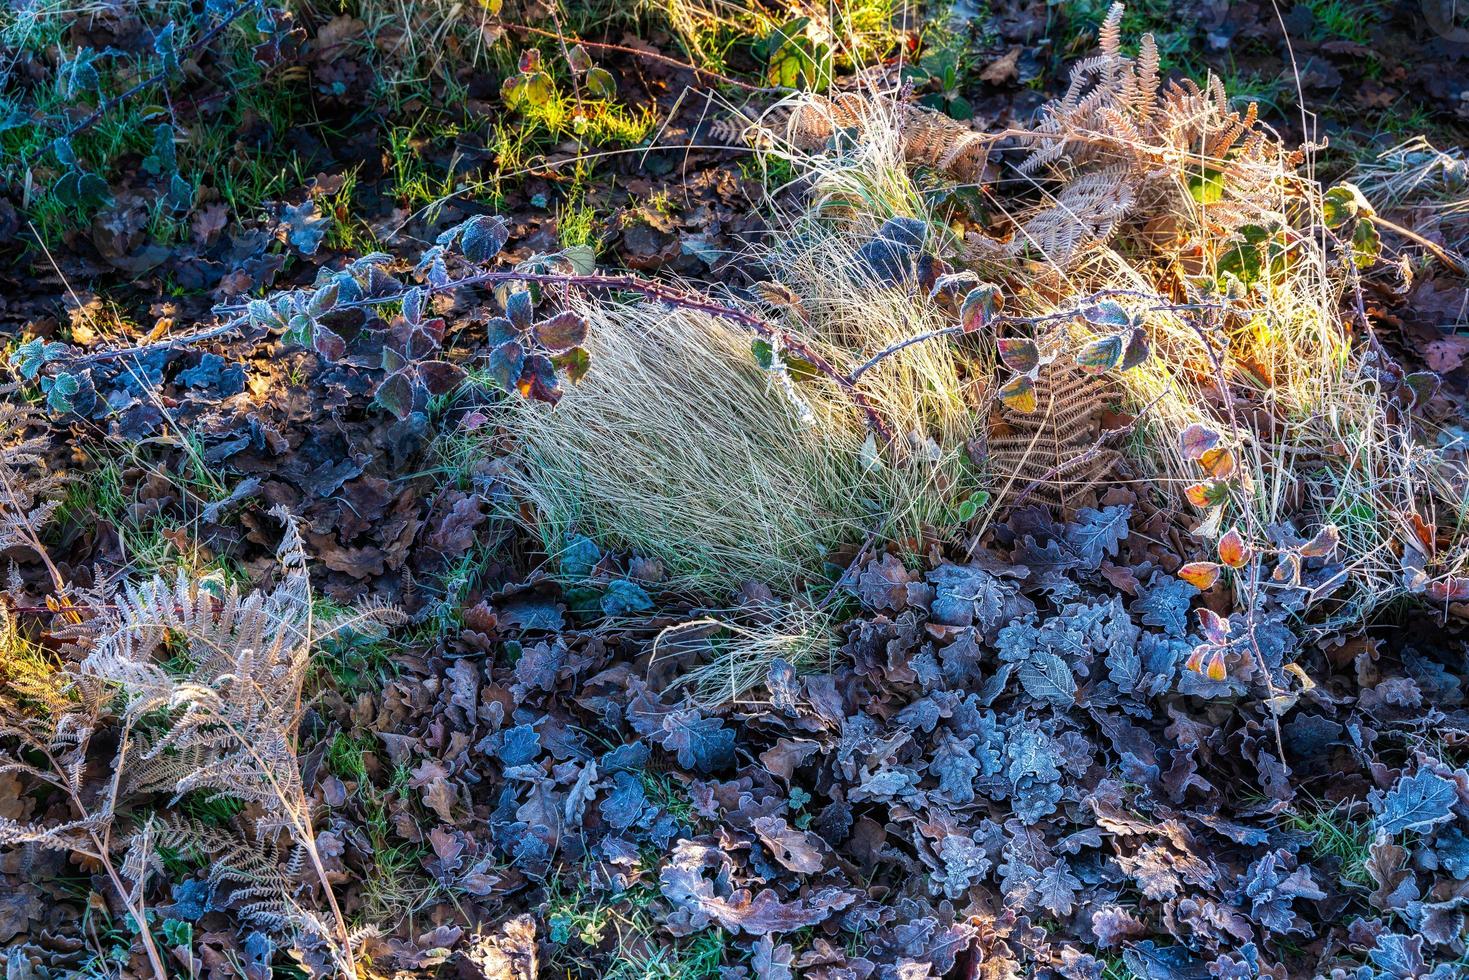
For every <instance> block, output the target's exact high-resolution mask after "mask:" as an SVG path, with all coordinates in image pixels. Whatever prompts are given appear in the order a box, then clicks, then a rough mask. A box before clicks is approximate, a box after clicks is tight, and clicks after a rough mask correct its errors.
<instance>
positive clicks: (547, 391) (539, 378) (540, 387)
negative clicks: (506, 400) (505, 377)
mask: <svg viewBox="0 0 1469 980" xmlns="http://www.w3.org/2000/svg"><path fill="white" fill-rule="evenodd" d="M517 387H518V388H519V390H520V393H521V395H522V396H524V397H526V398H529V399H531V400H532V401H538V402H546V403H547V404H550V405H554V404H556V403H557V402H558V401H560V400H561V388H560V386H558V385H557V384H556V368H555V365H553V364H552V363H551V359H550V358H549V357H547V356H546V355H545V354H532V355H530V356H529V357H527V358H526V359H525V369H524V371H522V372H521V375H520V382H519V384H518V385H517Z"/></svg>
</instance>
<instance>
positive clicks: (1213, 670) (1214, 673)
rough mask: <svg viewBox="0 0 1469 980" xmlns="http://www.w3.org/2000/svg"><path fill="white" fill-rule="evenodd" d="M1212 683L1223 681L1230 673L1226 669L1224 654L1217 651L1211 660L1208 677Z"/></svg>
mask: <svg viewBox="0 0 1469 980" xmlns="http://www.w3.org/2000/svg"><path fill="white" fill-rule="evenodd" d="M1206 676H1207V677H1208V678H1209V680H1211V681H1222V680H1224V678H1225V677H1226V676H1228V672H1227V671H1226V670H1225V669H1224V652H1223V651H1222V650H1215V651H1214V655H1213V656H1212V657H1210V658H1209V671H1208V674H1207V675H1206Z"/></svg>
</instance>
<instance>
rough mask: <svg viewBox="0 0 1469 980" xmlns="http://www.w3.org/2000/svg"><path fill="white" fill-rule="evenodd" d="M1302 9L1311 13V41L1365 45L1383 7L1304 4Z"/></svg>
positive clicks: (1377, 2) (1377, 3) (1329, 0)
mask: <svg viewBox="0 0 1469 980" xmlns="http://www.w3.org/2000/svg"><path fill="white" fill-rule="evenodd" d="M1306 7H1307V8H1308V9H1309V10H1310V11H1311V21H1312V23H1311V37H1312V40H1316V41H1347V42H1350V43H1352V44H1366V43H1368V42H1369V41H1371V40H1372V28H1373V25H1374V24H1376V23H1377V22H1378V21H1380V20H1381V19H1382V17H1383V13H1384V10H1385V7H1386V5H1385V4H1384V3H1382V2H1381V0H1307V2H1306Z"/></svg>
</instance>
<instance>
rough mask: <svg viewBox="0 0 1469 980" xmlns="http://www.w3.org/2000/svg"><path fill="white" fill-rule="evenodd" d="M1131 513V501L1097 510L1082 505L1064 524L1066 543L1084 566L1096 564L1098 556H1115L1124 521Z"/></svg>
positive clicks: (1124, 535) (1124, 529)
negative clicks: (1072, 519) (1071, 518)
mask: <svg viewBox="0 0 1469 980" xmlns="http://www.w3.org/2000/svg"><path fill="white" fill-rule="evenodd" d="M1131 517H1132V505H1131V504H1117V505H1112V506H1109V507H1103V508H1102V509H1101V510H1097V509H1096V508H1093V507H1083V508H1081V510H1079V511H1078V512H1077V514H1076V519H1075V520H1074V521H1073V522H1072V523H1070V524H1068V525H1067V526H1066V543H1067V544H1068V545H1070V546H1071V549H1072V550H1073V551H1075V552H1076V554H1077V556H1078V557H1079V558H1080V559H1081V567H1082V568H1085V569H1087V570H1094V569H1097V568H1100V567H1101V565H1102V559H1103V558H1106V557H1109V556H1111V557H1116V555H1117V545H1118V544H1119V543H1120V542H1121V541H1123V540H1125V539H1126V538H1127V534H1128V528H1127V522H1128V521H1129V520H1130V519H1131Z"/></svg>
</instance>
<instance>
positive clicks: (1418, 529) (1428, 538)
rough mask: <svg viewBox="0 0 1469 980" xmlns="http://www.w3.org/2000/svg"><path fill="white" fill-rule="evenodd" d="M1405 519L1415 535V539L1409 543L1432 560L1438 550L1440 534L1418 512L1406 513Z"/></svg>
mask: <svg viewBox="0 0 1469 980" xmlns="http://www.w3.org/2000/svg"><path fill="white" fill-rule="evenodd" d="M1403 519H1404V520H1406V521H1407V522H1408V530H1409V531H1411V532H1412V534H1413V539H1412V540H1411V541H1409V542H1408V543H1409V544H1411V545H1412V546H1413V547H1415V548H1417V549H1418V550H1419V551H1421V552H1423V554H1424V555H1426V556H1427V557H1429V558H1432V557H1433V555H1434V552H1436V551H1437V550H1438V544H1437V539H1438V533H1437V531H1435V530H1434V527H1433V525H1432V524H1429V523H1428V522H1427V521H1425V520H1424V519H1423V517H1422V516H1421V515H1420V514H1419V513H1418V512H1417V511H1416V510H1410V511H1408V512H1407V513H1405V514H1404V515H1403Z"/></svg>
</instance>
